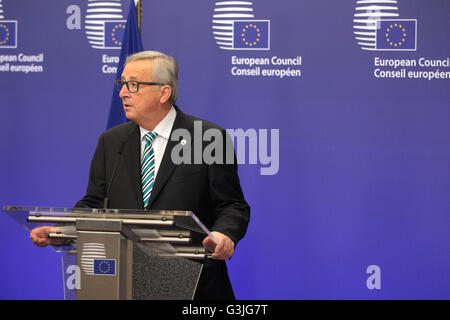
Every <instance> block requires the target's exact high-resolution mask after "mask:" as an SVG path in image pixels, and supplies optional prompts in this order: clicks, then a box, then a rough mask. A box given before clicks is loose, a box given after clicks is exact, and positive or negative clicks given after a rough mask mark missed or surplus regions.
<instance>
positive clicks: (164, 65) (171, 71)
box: [125, 51, 178, 104]
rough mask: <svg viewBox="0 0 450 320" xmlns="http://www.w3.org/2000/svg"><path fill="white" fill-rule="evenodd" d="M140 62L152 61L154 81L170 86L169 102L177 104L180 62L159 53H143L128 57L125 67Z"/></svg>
mask: <svg viewBox="0 0 450 320" xmlns="http://www.w3.org/2000/svg"><path fill="white" fill-rule="evenodd" d="M138 60H151V61H152V80H153V81H155V82H161V83H164V84H168V85H169V86H170V87H171V88H172V93H171V94H170V99H169V101H170V102H171V103H172V104H175V102H176V101H177V98H178V62H177V60H175V58H173V57H169V56H166V55H165V54H164V53H162V52H158V51H141V52H138V53H135V54H132V55H130V56H128V57H127V60H126V61H125V65H127V64H128V63H130V62H133V61H138Z"/></svg>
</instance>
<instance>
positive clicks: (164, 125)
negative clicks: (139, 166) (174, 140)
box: [139, 106, 177, 180]
mask: <svg viewBox="0 0 450 320" xmlns="http://www.w3.org/2000/svg"><path fill="white" fill-rule="evenodd" d="M176 116H177V111H176V110H175V108H174V107H173V106H172V108H170V111H169V113H168V114H167V115H166V116H165V117H164V119H162V120H161V122H160V123H158V125H157V126H156V127H155V129H154V130H153V132H154V133H156V134H157V136H156V138H155V140H153V144H152V145H153V152H154V153H155V180H156V175H157V174H158V169H159V166H160V165H161V160H162V157H163V156H164V151H165V150H166V146H167V141H169V137H170V132H171V131H172V127H173V123H174V122H175V117H176ZM139 129H140V130H141V163H142V156H143V155H144V149H145V143H146V142H145V135H146V134H147V132H149V131H148V130H147V129H144V128H142V127H139Z"/></svg>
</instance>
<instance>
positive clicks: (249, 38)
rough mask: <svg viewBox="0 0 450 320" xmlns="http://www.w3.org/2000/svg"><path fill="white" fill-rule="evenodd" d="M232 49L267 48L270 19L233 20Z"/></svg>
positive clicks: (268, 46)
mask: <svg viewBox="0 0 450 320" xmlns="http://www.w3.org/2000/svg"><path fill="white" fill-rule="evenodd" d="M233 49H241V50H269V49H270V20H238V21H234V22H233Z"/></svg>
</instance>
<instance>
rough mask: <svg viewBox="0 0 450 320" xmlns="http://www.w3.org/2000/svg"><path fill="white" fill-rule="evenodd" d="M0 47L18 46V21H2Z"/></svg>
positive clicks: (0, 23)
mask: <svg viewBox="0 0 450 320" xmlns="http://www.w3.org/2000/svg"><path fill="white" fill-rule="evenodd" d="M0 48H17V21H11V20H8V21H6V20H4V21H0Z"/></svg>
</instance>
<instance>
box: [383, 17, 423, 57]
mask: <svg viewBox="0 0 450 320" xmlns="http://www.w3.org/2000/svg"><path fill="white" fill-rule="evenodd" d="M416 37H417V20H414V19H390V20H380V21H379V28H378V29H377V42H376V50H392V51H405V50H407V51H415V50H416Z"/></svg>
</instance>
